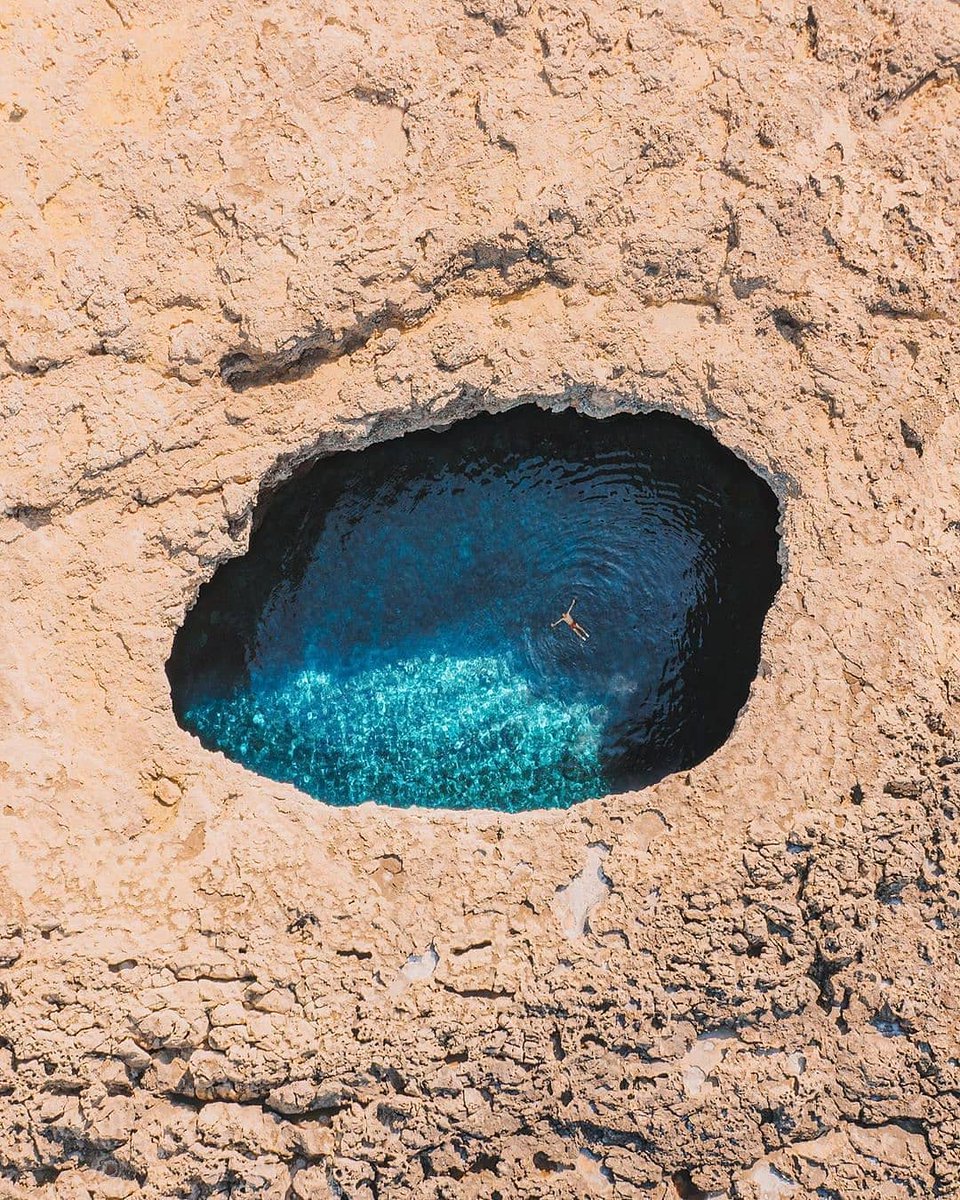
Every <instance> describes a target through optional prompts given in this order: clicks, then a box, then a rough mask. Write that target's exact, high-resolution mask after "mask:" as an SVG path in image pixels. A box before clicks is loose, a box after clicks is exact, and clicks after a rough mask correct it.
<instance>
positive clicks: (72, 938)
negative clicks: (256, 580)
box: [0, 0, 960, 1200]
mask: <svg viewBox="0 0 960 1200" xmlns="http://www.w3.org/2000/svg"><path fill="white" fill-rule="evenodd" d="M958 220H960V5H957V4H956V3H952V2H951V0H923V3H918V2H917V0H833V2H832V3H830V4H826V3H822V2H821V0H816V2H815V3H814V4H810V5H808V4H807V3H805V2H801V0H634V2H631V3H619V4H618V3H617V2H616V0H602V2H593V0H575V2H571V3H566V2H564V0H560V2H558V3H552V2H550V0H547V2H545V3H542V4H537V3H533V2H532V0H422V2H420V3H416V4H414V3H404V2H401V0H380V2H378V3H372V2H371V3H369V4H360V3H352V2H350V0H330V2H329V3H321V2H320V0H297V2H296V3H293V2H291V0H286V2H285V0H277V2H273V3H261V2H259V0H239V2H238V3H233V4H228V3H224V2H222V0H221V2H217V0H195V3H192V4H184V3H183V2H182V0H178V2H176V3H174V2H173V0H149V3H148V2H147V0H76V2H75V3H67V2H66V0H15V3H12V4H11V3H8V4H7V5H6V7H5V9H4V11H3V13H2V14H0V284H2V290H0V351H2V354H0V493H2V495H0V544H2V551H0V605H2V620H0V711H2V715H3V721H2V726H0V1179H2V1181H3V1182H0V1195H2V1196H11V1197H35V1196H36V1197H44V1198H47V1197H51V1198H53V1197H56V1198H61V1197H62V1198H63V1200H86V1198H87V1197H97V1198H99V1197H124V1196H142V1197H147V1198H155V1197H193V1198H199V1197H206V1196H233V1197H244V1196H246V1197H262V1198H264V1200H281V1198H290V1200H313V1198H324V1200H326V1198H329V1197H346V1198H349V1200H372V1198H374V1197H378V1198H380V1200H393V1198H395V1197H406V1196H416V1197H425V1198H426V1197H431V1198H440V1197H486V1198H490V1200H494V1198H496V1197H500V1198H501V1200H511V1198H514V1197H529V1198H537V1200H539V1198H546V1197H556V1198H559V1197H570V1198H573V1197H577V1198H581V1197H589V1196H597V1197H642V1198H644V1200H676V1198H677V1197H686V1198H689V1197H701V1198H702V1197H704V1196H707V1197H714V1198H719V1197H734V1198H739V1200H795V1198H799V1197H807V1196H810V1197H819V1198H820V1200H848V1198H849V1200H853V1198H854V1197H856V1198H858V1200H860V1198H864V1197H865V1198H867V1200H873V1198H883V1200H900V1198H901V1197H924V1198H926V1197H956V1196H958V1195H960V1034H958V1027H960V1026H958V1023H960V965H958V937H957V925H958V920H960V895H958V867H960V854H958V827H960V819H958V803H960V747H958V727H960V644H958V643H960V639H958V628H960V626H958V616H960V588H958V568H960V463H958V440H960V407H958V403H957V397H958V387H960V357H958V325H957V323H958V318H960V303H958V294H957V283H958V279H957V260H956V237H957V222H958ZM531 398H537V399H539V400H540V401H541V402H542V403H544V404H548V405H552V406H561V405H570V404H572V405H575V406H577V407H579V408H580V409H582V410H583V411H585V412H588V413H593V414H604V413H609V412H613V411H616V410H626V409H640V408H645V407H648V406H655V407H661V408H666V409H670V410H671V411H674V412H680V413H684V414H687V415H688V416H689V417H691V418H692V419H693V420H696V421H699V422H701V423H702V424H704V425H706V426H708V427H710V428H711V429H712V430H714V431H715V433H716V435H717V437H719V438H720V439H721V440H722V441H723V442H725V443H726V444H727V445H729V446H731V447H732V448H734V449H735V450H736V451H737V452H738V453H740V454H742V455H744V456H745V457H746V458H748V459H749V460H750V461H751V462H753V463H754V464H756V465H757V466H758V468H759V469H761V470H762V471H764V472H765V473H766V474H767V475H768V477H769V478H770V480H771V482H772V483H773V484H774V486H775V487H776V488H777V489H778V492H779V494H780V496H781V498H782V507H783V521H782V530H783V537H784V564H785V580H784V585H783V588H782V589H781V592H780V594H779V596H778V599H777V602H776V605H775V607H774V609H773V610H772V611H771V613H770V616H769V618H768V621H767V625H766V630H765V640H764V646H763V660H762V663H761V668H760V673H759V676H758V678H757V681H756V683H755V686H754V689H753V695H752V697H751V700H750V703H749V705H748V706H747V708H746V709H745V711H744V713H743V715H742V716H741V719H740V721H739V723H738V725H737V728H736V730H735V731H734V734H733V735H732V737H731V739H730V740H729V742H728V743H727V745H726V746H725V747H724V748H723V749H722V750H721V751H720V752H719V753H717V754H716V755H714V756H713V757H712V758H711V759H709V760H708V761H707V762H705V763H704V764H703V765H702V766H700V767H698V768H697V769H696V770H694V771H691V772H690V773H689V774H685V775H681V776H674V777H672V778H670V779H667V780H665V781H664V782H663V783H661V784H659V785H658V786H656V787H654V788H650V789H649V790H646V791H644V792H640V793H635V794H629V795H621V796H610V797H606V798H604V799H601V800H597V801H595V802H590V803H587V804H584V805H582V806H580V807H578V808H575V809H573V810H571V811H569V812H562V813H556V812H554V813H547V814H542V815H536V814H534V815H526V816H516V817H512V816H503V815H499V816H498V815H496V814H478V813H474V814H461V813H448V814H443V813H421V812H416V811H390V810H383V809H381V808H378V807H375V806H372V805H368V806H364V807H362V808H359V809H354V810H349V811H339V810H334V809H331V808H328V807H326V806H324V805H322V804H319V803H317V802H315V801H313V800H310V799H308V798H307V797H305V796H303V795H301V794H299V793H297V792H296V791H294V790H293V789H292V788H288V787H284V786H281V785H278V784H274V783H271V782H269V781H266V780H262V779H259V778H257V777H255V776H253V775H252V774H250V773H248V772H246V771H244V770H243V769H242V768H241V767H239V766H237V765H235V764H232V763H230V762H228V761H226V760H225V759H224V758H223V757H222V756H220V755H215V754H209V753H206V752H205V751H203V750H202V748H201V747H200V746H199V744H198V743H197V742H196V741H195V740H194V739H192V738H191V737H190V736H189V735H187V734H186V733H185V732H183V731H182V730H180V729H179V728H178V726H177V725H176V722H175V720H174V718H173V714H172V711H171V705H170V698H169V690H168V685H167V680H166V676H165V672H164V664H165V660H166V658H167V655H168V653H169V650H170V646H171V642H172V638H173V635H174V632H175V630H176V628H177V627H178V624H179V623H180V621H181V620H182V618H183V615H184V612H185V611H186V609H187V608H188V607H189V605H190V604H191V602H192V600H193V598H194V597H195V595H196V592H197V589H198V587H199V585H200V583H201V582H202V581H203V580H204V579H205V578H207V577H208V576H209V575H210V574H211V572H212V571H213V570H214V569H215V566H216V564H217V563H218V562H220V561H223V560H224V559H226V558H227V557H229V556H231V555H236V554H241V553H242V552H243V550H244V548H245V546H246V544H247V539H248V537H249V532H250V527H251V521H252V513H253V509H254V507H255V504H256V501H257V497H258V494H259V490H260V488H261V487H262V486H264V485H266V486H269V485H270V484H271V483H272V482H275V481H276V480H278V479H280V478H282V477H283V476H284V475H286V474H288V473H289V472H290V471H291V470H292V469H293V468H294V467H295V466H296V465H297V464H298V463H301V462H304V461H306V460H308V459H310V458H311V457H313V456H316V455H317V454H319V453H323V452H324V451H327V450H330V449H333V448H338V447H344V446H358V445H361V444H362V443H363V442H365V441H368V440H370V439H381V438H386V437H391V436H394V435H396V434H398V433H400V432H402V431H403V430H407V429H411V428H417V427H422V426H426V425H437V424H441V423H444V422H448V421H450V420H453V419H455V418H457V417H459V416H463V415H466V414H470V413H474V412H476V411H478V410H480V409H490V410H497V409H504V408H507V407H509V406H511V405H514V404H516V403H518V402H519V401H521V400H530V399H531ZM578 877H579V881H578V882H577V884H576V885H575V886H574V887H573V888H572V889H571V888H570V885H571V883H572V882H573V881H577V880H578Z"/></svg>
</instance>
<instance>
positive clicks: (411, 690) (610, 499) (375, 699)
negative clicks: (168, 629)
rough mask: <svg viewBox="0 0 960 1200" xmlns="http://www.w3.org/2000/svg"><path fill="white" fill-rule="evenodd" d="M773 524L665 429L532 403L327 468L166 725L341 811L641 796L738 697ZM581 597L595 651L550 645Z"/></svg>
mask: <svg viewBox="0 0 960 1200" xmlns="http://www.w3.org/2000/svg"><path fill="white" fill-rule="evenodd" d="M777 517H778V512H777V505H776V501H775V498H774V496H773V493H772V492H771V491H770V489H769V487H768V486H767V485H766V484H765V483H764V482H763V481H762V480H761V479H760V478H759V477H758V476H757V475H755V474H754V473H753V472H752V471H750V470H749V468H747V467H746V466H745V465H744V464H743V463H742V462H740V461H739V460H738V459H737V458H735V457H734V455H733V454H731V453H730V452H729V451H727V450H725V449H724V448H723V447H721V446H720V445H719V443H717V442H716V441H715V440H714V439H713V438H712V437H711V436H710V435H709V434H707V433H706V432H705V431H703V430H702V429H699V428H698V427H696V426H694V425H692V424H691V423H689V422H686V421H682V420H680V419H679V418H675V417H670V416H666V415H664V414H651V415H648V416H617V417H611V418H609V419H607V420H604V421H597V420H592V419H590V418H587V417H582V416H580V415H578V414H576V413H574V412H572V411H566V412H563V413H559V414H555V413H547V412H543V411H541V410H540V409H537V408H534V407H533V406H525V407H523V408H519V409H514V410H513V411H512V412H510V413H507V414H504V415H500V416H481V417H477V418H474V419H473V420H470V421H464V422H461V423H459V424H457V425H455V426H453V427H452V428H451V429H449V430H447V431H445V432H443V433H430V432H427V433H418V434H411V435H408V436H406V437H404V438H402V439H398V440H395V441H390V442H386V443H383V444H381V445H378V446H373V447H369V448H368V449H366V450H363V451H359V452H353V453H351V452H345V453H342V454H338V455H335V456H332V457H329V458H326V459H322V460H320V461H319V462H318V463H317V464H316V465H315V466H314V467H313V468H312V469H311V470H310V471H309V472H308V473H307V474H304V475H301V476H299V477H298V478H295V479H294V480H291V481H290V482H289V483H287V484H286V485H285V486H284V487H283V488H282V489H281V491H280V492H279V493H278V494H277V495H276V496H274V497H273V498H272V499H271V501H270V502H269V504H268V506H267V508H266V511H265V512H264V514H263V518H262V523H261V524H260V526H259V528H258V529H257V531H256V532H255V534H254V536H253V539H252V541H251V546H250V550H249V552H248V554H246V555H245V556H243V557H242V558H239V559H235V560H233V561H232V562H229V563H227V564H225V565H224V566H222V567H221V568H220V569H219V570H218V571H217V573H216V575H215V576H214V578H213V579H212V580H211V581H210V582H209V583H208V584H206V585H205V586H204V587H203V588H202V589H201V591H200V595H199V598H198V601H197V604H196V606H195V607H194V609H193V610H192V611H191V612H190V613H189V614H188V617H187V620H186V622H185V624H184V627H183V629H182V630H181V631H180V632H179V634H178V635H177V639H176V642H175V645H174V651H173V654H172V656H171V659H170V663H169V665H168V671H169V675H170V679H171V684H172V693H173V699H174V708H175V711H176V714H177V717H178V719H179V720H180V723H181V724H182V725H183V726H184V727H185V728H187V729H189V730H191V731H192V732H193V733H195V734H196V735H197V736H198V737H199V738H200V740H201V741H202V743H203V744H204V745H205V746H207V747H208V748H211V749H218V750H222V751H223V752H224V753H225V754H227V755H228V756H229V757H230V758H233V759H236V760H237V761H238V762H241V763H243V764H245V765H246V766H248V767H250V768H251V769H252V770H254V771H257V772H259V773H260V774H262V775H266V776H269V777H270V778H272V779H277V780H283V781H286V782H290V783H294V784H296V785H297V786H298V787H300V788H302V789H303V790H304V791H306V792H309V793H310V794H311V795H313V796H316V797H318V798H320V799H323V800H326V801H328V802H329V803H332V804H357V803H361V802H362V801H364V800H377V801H380V802H381V803H384V804H394V805H423V806H427V807H433V808H440V807H444V808H501V809H508V810H511V811H519V810H523V809H531V808H544V807H561V806H566V805H570V804H573V803H576V802H577V801H579V800H583V799H586V798H587V797H590V796H600V795H604V794H606V793H608V792H612V791H617V790H623V789H625V788H628V787H632V786H640V785H642V784H645V783H650V782H652V781H653V780H655V779H658V778H660V777H662V776H663V775H665V774H668V773H669V772H671V771H676V770H679V769H682V768H685V767H690V766H693V765H694V764H695V763H697V762H699V761H701V760H702V759H703V758H705V757H706V756H707V755H708V754H710V753H712V752H713V751H714V750H715V749H716V748H717V747H718V746H719V745H720V744H721V743H722V742H723V740H724V739H725V738H726V737H727V735H728V734H729V732H730V730H731V728H732V726H733V723H734V721H735V719H736V716H737V713H738V711H739V709H740V708H741V706H742V704H743V702H744V700H745V699H746V696H747V693H748V690H749V686H750V682H751V680H752V678H753V676H754V674H755V672H756V667H757V660H758V654H759V639H760V631H761V626H762V623H763V618H764V615H765V613H766V611H767V609H768V607H769V605H770V602H771V600H772V598H773V596H774V594H775V592H776V589H777V587H778V585H779V582H780V571H779V567H778V565H777V534H776V522H777ZM574 597H576V601H577V603H576V606H575V608H574V610H573V612H574V616H575V617H576V618H577V619H578V620H579V621H580V622H582V624H583V625H584V627H585V628H586V629H587V630H588V631H589V633H590V638H589V640H588V641H581V640H579V639H578V638H577V637H576V636H575V635H574V634H573V633H572V632H571V631H570V630H569V629H568V628H566V627H565V626H563V625H561V626H559V627H557V628H551V627H550V623H551V622H552V621H554V620H556V619H557V618H558V617H559V616H560V614H561V613H562V612H563V611H564V610H565V609H566V608H567V606H568V605H569V604H570V601H571V599H573V598H574Z"/></svg>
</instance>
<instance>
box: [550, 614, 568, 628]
mask: <svg viewBox="0 0 960 1200" xmlns="http://www.w3.org/2000/svg"><path fill="white" fill-rule="evenodd" d="M564 616H566V613H564ZM562 624H563V617H558V618H557V620H556V621H551V622H550V628H551V629H556V627H557V626H558V625H562Z"/></svg>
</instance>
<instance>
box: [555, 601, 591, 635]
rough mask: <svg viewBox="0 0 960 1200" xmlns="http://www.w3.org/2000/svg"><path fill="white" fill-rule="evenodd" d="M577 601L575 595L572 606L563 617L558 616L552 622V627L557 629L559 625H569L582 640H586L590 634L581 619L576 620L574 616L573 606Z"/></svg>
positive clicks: (571, 602)
mask: <svg viewBox="0 0 960 1200" xmlns="http://www.w3.org/2000/svg"><path fill="white" fill-rule="evenodd" d="M576 602H577V598H576V596H574V598H573V599H572V600H571V601H570V607H569V608H568V609H567V611H566V612H565V613H564V614H563V616H562V617H558V618H557V620H556V621H553V622H551V625H550V628H551V629H556V627H557V626H558V625H567V626H569V627H570V629H572V630H573V632H574V633H575V634H576V635H577V637H578V638H579V639H580V641H581V642H585V641H586V640H587V638H588V637H589V636H590V634H589V633H587V631H586V630H585V629H584V627H583V626H582V625H581V624H580V622H579V621H576V620H574V618H573V606H574V605H575V604H576Z"/></svg>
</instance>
